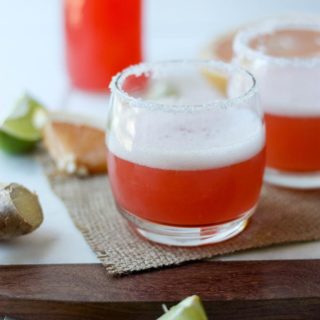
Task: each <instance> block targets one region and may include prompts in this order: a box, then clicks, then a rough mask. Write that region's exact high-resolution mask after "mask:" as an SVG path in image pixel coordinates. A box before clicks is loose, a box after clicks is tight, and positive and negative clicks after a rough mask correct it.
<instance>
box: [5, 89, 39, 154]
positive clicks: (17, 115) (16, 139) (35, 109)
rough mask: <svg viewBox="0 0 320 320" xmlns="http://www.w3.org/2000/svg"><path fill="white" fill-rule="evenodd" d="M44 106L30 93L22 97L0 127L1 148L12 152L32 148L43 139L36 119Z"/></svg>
mask: <svg viewBox="0 0 320 320" xmlns="http://www.w3.org/2000/svg"><path fill="white" fill-rule="evenodd" d="M44 110H45V109H44V107H43V106H42V105H41V104H40V103H39V102H37V101H36V100H35V99H33V98H31V97H30V96H28V95H25V96H24V97H23V98H21V99H20V100H19V101H18V103H17V105H16V107H15V108H14V109H13V112H12V113H11V114H10V116H9V117H8V118H7V119H5V121H4V122H3V123H2V125H1V127H0V148H1V149H3V150H5V151H7V152H12V153H19V152H26V151H29V150H31V149H32V148H33V147H34V146H35V145H36V143H37V142H38V141H39V140H40V139H41V130H40V129H39V128H38V127H37V126H36V125H35V123H34V121H35V118H36V115H37V114H39V112H44Z"/></svg>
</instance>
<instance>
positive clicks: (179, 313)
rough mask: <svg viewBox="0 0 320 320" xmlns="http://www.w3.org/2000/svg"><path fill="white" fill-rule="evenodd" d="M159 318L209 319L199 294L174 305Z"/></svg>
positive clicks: (177, 319) (171, 319) (165, 319)
mask: <svg viewBox="0 0 320 320" xmlns="http://www.w3.org/2000/svg"><path fill="white" fill-rule="evenodd" d="M158 320H208V318H207V316H206V313H205V311H204V309H203V306H202V303H201V300H200V298H199V297H198V296H191V297H188V298H186V299H184V300H182V301H181V302H180V303H179V304H177V305H175V306H173V307H172V308H171V309H170V310H169V311H168V312H167V313H165V314H164V315H163V316H161V317H160V318H158Z"/></svg>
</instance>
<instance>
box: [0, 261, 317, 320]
mask: <svg viewBox="0 0 320 320" xmlns="http://www.w3.org/2000/svg"><path fill="white" fill-rule="evenodd" d="M192 294H198V295H200V296H201V298H202V299H203V301H204V305H205V308H206V310H207V313H208V315H209V318H210V319H213V320H220V319H231V320H232V319H237V320H239V319H240V320H241V319H260V320H261V319H268V320H272V319H308V320H311V319H320V260H294V261H246V262H199V263H192V264H186V265H184V266H180V267H175V268H168V269H162V270H157V271H152V272H147V273H142V274H135V275H130V276H125V277H122V278H112V277H110V276H108V275H107V273H106V272H105V270H104V269H103V267H102V266H101V265H99V264H83V265H31V266H2V267H0V315H9V316H12V317H16V318H17V319H19V320H24V319H26V320H31V319H32V320H40V319H41V320H42V319H45V320H60V319H61V320H67V319H68V320H72V319H77V320H82V319H83V320H84V319H86V320H88V319H90V320H95V319H97V320H98V319H119V320H122V319H123V320H124V319H125V320H131V319H135V320H137V319H156V318H157V317H159V316H160V315H161V314H162V309H161V304H162V303H166V304H167V305H168V306H171V305H172V304H173V303H176V302H177V301H179V300H181V299H183V298H185V297H186V296H189V295H192Z"/></svg>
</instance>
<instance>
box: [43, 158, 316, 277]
mask: <svg viewBox="0 0 320 320" xmlns="http://www.w3.org/2000/svg"><path fill="white" fill-rule="evenodd" d="M39 160H40V162H41V163H42V165H43V167H44V170H45V173H46V174H47V176H48V179H49V182H50V184H51V187H52V189H53V190H54V192H55V193H56V194H57V195H58V196H59V197H60V198H61V199H62V200H63V202H64V203H65V205H66V207H67V209H68V211H69V213H70V215H71V217H72V219H73V222H74V224H75V225H76V226H77V228H78V229H79V230H80V231H81V232H82V234H83V236H84V237H85V239H86V240H87V242H88V243H89V245H90V247H91V248H92V250H93V251H94V252H95V253H96V255H97V257H98V258H99V259H100V261H101V263H102V264H103V265H104V267H105V268H106V270H107V271H108V272H109V273H110V274H112V275H124V274H129V273H132V272H137V271H143V270H148V269H154V268H161V267H164V266H170V265H178V264H181V263H183V262H187V261H193V260H200V259H205V258H211V257H215V256H218V255H224V254H230V253H233V252H236V251H241V250H248V249H253V248H261V247H266V246H271V245H276V244H283V243H289V242H300V241H310V240H318V239H320V190H318V191H290V190H286V189H280V188H274V187H270V186H265V187H264V188H263V191H262V196H261V200H260V204H259V206H258V209H257V211H256V213H255V214H254V216H253V217H252V218H251V222H250V223H249V225H248V227H247V228H246V230H245V231H243V232H242V233H241V234H240V235H238V236H236V237H234V238H232V239H230V240H228V241H225V242H222V243H219V244H215V245H211V246H205V247H197V248H177V247H169V246H162V245H157V244H153V243H151V242H149V241H146V240H144V239H142V238H141V237H140V236H139V235H137V233H136V232H135V231H134V230H132V229H131V228H129V227H128V225H127V223H126V221H125V220H124V219H123V218H122V217H121V216H120V214H119V213H118V212H117V210H116V208H115V205H114V201H113V197H112V193H111V190H110V185H109V181H108V178H107V176H105V175H102V176H94V177H88V178H77V177H62V176H58V175H55V174H53V171H52V169H53V166H52V162H51V161H50V160H49V158H48V157H47V156H45V155H44V154H42V155H40V156H39Z"/></svg>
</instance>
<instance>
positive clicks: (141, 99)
mask: <svg viewBox="0 0 320 320" xmlns="http://www.w3.org/2000/svg"><path fill="white" fill-rule="evenodd" d="M210 74H219V75H223V76H224V77H227V79H228V92H227V94H225V93H223V92H219V89H218V88H219V84H217V89H216V88H215V84H214V82H212V81H210V80H208V79H210V77H208V75H210ZM111 92H112V96H111V102H110V114H109V123H108V128H107V146H108V168H109V178H110V182H111V187H112V191H113V194H114V197H115V201H116V204H117V206H118V209H119V211H120V212H121V214H122V215H123V216H124V217H125V218H126V219H127V220H128V221H129V222H130V223H131V224H132V225H133V227H134V228H136V229H137V231H138V232H139V233H140V234H142V235H143V236H144V237H146V238H148V239H150V240H153V241H156V242H159V243H164V244H169V245H180V246H195V245H202V244H208V243H214V242H219V241H223V240H226V239H228V238H230V237H232V236H234V235H236V234H238V233H239V232H241V231H242V230H243V229H244V228H245V226H246V224H247V220H248V218H249V217H250V216H251V215H252V213H253V212H254V210H255V207H256V205H257V202H258V198H259V194H260V189H261V185H262V177H263V171H264V164H265V134H264V124H263V118H262V116H261V114H262V113H261V112H260V109H259V108H260V106H259V99H257V92H256V88H255V80H254V78H253V77H252V75H251V74H249V73H248V72H246V71H244V70H243V69H240V68H237V67H234V66H231V65H228V64H224V63H220V62H213V61H210V62H203V61H174V62H163V63H152V64H140V65H136V66H133V67H130V68H127V69H125V70H124V71H123V72H121V73H120V74H118V75H117V76H116V77H115V78H114V80H113V82H112V84H111Z"/></svg>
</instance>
